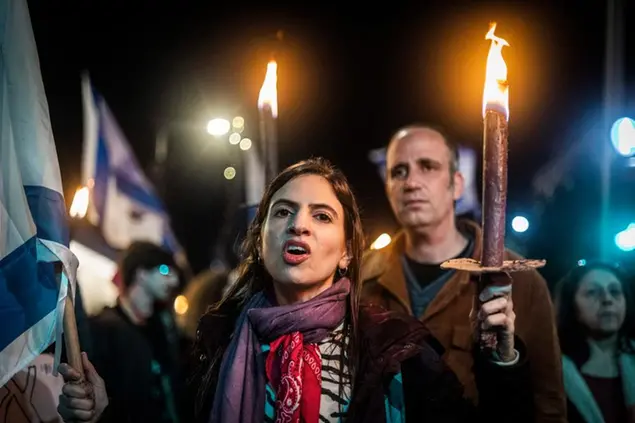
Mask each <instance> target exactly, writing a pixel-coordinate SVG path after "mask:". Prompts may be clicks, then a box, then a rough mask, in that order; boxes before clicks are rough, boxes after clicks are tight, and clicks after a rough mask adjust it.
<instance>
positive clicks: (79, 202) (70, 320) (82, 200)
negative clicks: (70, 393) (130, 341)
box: [56, 187, 90, 379]
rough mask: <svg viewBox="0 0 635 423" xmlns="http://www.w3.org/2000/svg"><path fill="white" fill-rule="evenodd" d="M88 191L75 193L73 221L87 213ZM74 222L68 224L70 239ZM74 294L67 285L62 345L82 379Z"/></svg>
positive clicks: (82, 368)
mask: <svg viewBox="0 0 635 423" xmlns="http://www.w3.org/2000/svg"><path fill="white" fill-rule="evenodd" d="M89 198H90V190H89V188H88V187H81V188H79V189H78V190H77V191H76V192H75V196H74V197H73V202H72V204H71V208H70V210H69V212H68V214H69V215H70V217H71V218H72V219H74V220H76V219H83V218H84V217H85V216H86V213H87V211H88V204H89ZM74 226H75V222H74V221H71V222H70V228H71V239H72V236H73V232H74V231H73V227H74ZM56 274H57V275H59V277H61V274H62V269H61V268H58V269H56ZM74 294H75V293H73V292H72V287H70V285H69V289H68V295H66V300H65V302H64V344H65V346H66V358H67V360H68V364H70V365H71V367H73V368H74V369H75V370H77V371H78V372H79V373H80V375H81V376H82V379H83V377H84V365H83V364H82V356H81V348H80V345H79V335H78V333H77V320H76V319H75V302H74V301H73V299H72V298H71V297H72V296H73V295H74Z"/></svg>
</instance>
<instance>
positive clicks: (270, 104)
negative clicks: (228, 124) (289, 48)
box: [258, 60, 278, 183]
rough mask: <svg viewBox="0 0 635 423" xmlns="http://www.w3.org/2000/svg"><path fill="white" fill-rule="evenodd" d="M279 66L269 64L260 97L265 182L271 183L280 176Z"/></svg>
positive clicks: (274, 63)
mask: <svg viewBox="0 0 635 423" xmlns="http://www.w3.org/2000/svg"><path fill="white" fill-rule="evenodd" d="M277 82H278V64H277V63H276V62H275V60H271V61H270V62H269V63H268V64H267V73H266V75H265V80H264V82H263V83H262V87H261V88H260V94H259V95H258V111H259V113H260V142H261V148H262V150H263V153H264V154H263V156H264V162H265V166H266V169H265V181H266V183H269V182H270V181H271V180H272V179H273V178H274V177H275V176H276V175H277V174H278V151H277V150H278V90H277Z"/></svg>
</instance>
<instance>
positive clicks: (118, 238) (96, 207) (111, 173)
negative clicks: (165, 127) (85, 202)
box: [82, 76, 182, 254]
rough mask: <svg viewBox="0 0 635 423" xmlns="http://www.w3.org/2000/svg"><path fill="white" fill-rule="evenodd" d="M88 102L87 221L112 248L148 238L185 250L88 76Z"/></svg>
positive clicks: (85, 91) (177, 250) (171, 248)
mask: <svg viewBox="0 0 635 423" xmlns="http://www.w3.org/2000/svg"><path fill="white" fill-rule="evenodd" d="M82 96H83V103H84V153H83V169H82V173H83V179H84V184H85V185H86V186H88V187H89V188H90V194H91V195H90V202H89V207H88V219H89V220H90V222H91V223H92V224H94V225H95V226H98V227H99V228H100V229H101V232H102V235H103V237H104V239H105V240H106V242H107V243H108V244H109V245H110V246H111V247H113V248H116V249H125V248H127V247H128V246H129V245H130V244H131V243H132V242H134V241H149V242H153V243H155V244H157V245H161V246H163V247H164V248H166V249H167V250H169V251H171V252H173V253H175V254H176V253H182V249H181V247H180V245H179V244H178V242H177V240H176V238H175V237H174V234H173V232H172V229H171V227H170V221H169V218H168V214H167V213H166V211H165V208H164V206H163V204H162V202H161V200H160V199H159V196H158V195H157V193H156V191H155V189H154V187H153V186H152V183H151V182H150V181H149V180H148V178H147V177H146V175H145V174H144V172H143V171H142V170H141V167H140V166H139V164H138V162H137V160H136V158H135V156H134V154H133V152H132V149H131V148H130V145H129V143H128V140H127V139H126V137H125V136H124V134H123V132H122V130H121V128H120V127H119V125H118V124H117V121H116V119H115V117H114V115H113V114H112V112H111V110H110V108H109V107H108V104H107V103H106V101H105V100H104V98H103V97H102V96H101V95H100V94H99V92H97V91H96V90H95V89H94V88H93V87H92V85H91V83H90V80H89V79H88V77H87V76H84V78H83V81H82Z"/></svg>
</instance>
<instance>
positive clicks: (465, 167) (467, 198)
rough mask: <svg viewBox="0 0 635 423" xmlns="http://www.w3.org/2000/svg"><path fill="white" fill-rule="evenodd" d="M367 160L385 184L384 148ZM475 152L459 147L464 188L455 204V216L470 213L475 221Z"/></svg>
mask: <svg viewBox="0 0 635 423" xmlns="http://www.w3.org/2000/svg"><path fill="white" fill-rule="evenodd" d="M368 159H369V160H370V161H371V163H373V164H374V165H375V166H377V171H378V172H379V176H380V177H381V179H382V181H384V182H386V148H378V149H375V150H371V151H370V152H369V153H368ZM476 159H477V157H476V152H475V151H474V150H472V149H470V148H466V147H459V171H460V172H461V174H463V178H464V180H465V187H464V190H463V195H462V196H461V198H459V200H458V201H457V202H456V208H455V214H456V215H457V216H460V215H464V214H468V213H471V214H472V216H473V217H474V218H475V219H479V218H480V216H481V205H480V203H479V200H478V193H477V186H476V185H477V182H478V181H477V178H476V176H477V175H476V172H477V162H476Z"/></svg>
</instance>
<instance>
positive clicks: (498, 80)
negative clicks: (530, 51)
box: [483, 22, 509, 120]
mask: <svg viewBox="0 0 635 423" xmlns="http://www.w3.org/2000/svg"><path fill="white" fill-rule="evenodd" d="M495 30H496V23H495V22H494V23H492V24H490V29H489V32H488V33H487V35H485V39H486V40H492V45H491V46H490V49H489V54H488V55H487V67H486V69H485V89H484V91H483V117H485V111H486V110H487V109H490V108H491V109H492V110H497V111H500V112H504V113H505V116H506V118H507V119H508V120H509V85H508V84H507V64H506V63H505V59H503V54H502V51H503V47H504V46H508V47H509V43H507V41H505V40H503V39H502V38H499V37H497V36H496V35H494V31H495Z"/></svg>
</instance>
